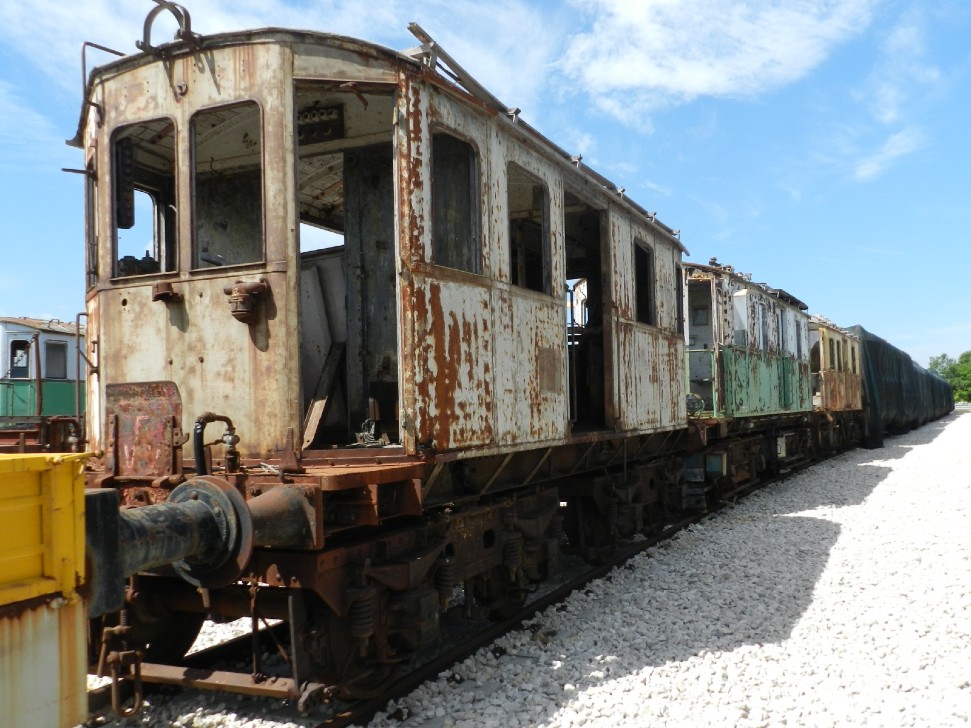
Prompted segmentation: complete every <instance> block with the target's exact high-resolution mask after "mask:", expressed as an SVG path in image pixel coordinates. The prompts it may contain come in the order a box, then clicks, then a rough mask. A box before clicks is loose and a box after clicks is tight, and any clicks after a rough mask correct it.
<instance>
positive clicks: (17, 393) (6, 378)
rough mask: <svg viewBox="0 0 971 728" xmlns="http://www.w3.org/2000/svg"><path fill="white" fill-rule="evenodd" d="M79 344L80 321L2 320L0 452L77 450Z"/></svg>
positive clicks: (80, 392) (80, 384)
mask: <svg viewBox="0 0 971 728" xmlns="http://www.w3.org/2000/svg"><path fill="white" fill-rule="evenodd" d="M83 340H84V326H83V324H80V323H79V322H75V323H66V322H63V321H59V320H57V319H51V320H47V319H36V318H26V317H19V318H14V317H0V351H2V352H3V355H2V359H0V362H2V363H0V452H40V451H44V450H46V451H53V452H68V451H72V450H73V451H76V450H77V448H78V445H79V443H80V441H81V440H82V439H83V438H82V433H81V413H82V412H83V411H84V376H85V371H84V367H83V366H79V364H80V361H79V358H78V356H77V352H78V348H79V346H83V344H79V342H82V341H83Z"/></svg>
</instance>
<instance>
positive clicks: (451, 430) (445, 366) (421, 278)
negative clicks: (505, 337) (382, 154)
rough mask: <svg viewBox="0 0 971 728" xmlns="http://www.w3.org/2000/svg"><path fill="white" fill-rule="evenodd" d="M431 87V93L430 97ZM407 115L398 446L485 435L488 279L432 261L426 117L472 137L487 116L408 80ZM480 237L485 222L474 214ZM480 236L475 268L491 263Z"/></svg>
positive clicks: (488, 420) (484, 167) (437, 444)
mask: <svg viewBox="0 0 971 728" xmlns="http://www.w3.org/2000/svg"><path fill="white" fill-rule="evenodd" d="M430 97H434V101H433V100H432V99H431V98H430ZM402 104H404V105H405V108H406V109H407V112H406V113H407V116H405V115H403V114H399V117H398V118H399V122H400V120H402V119H405V118H407V119H408V125H407V128H404V129H403V128H402V125H401V124H400V123H399V130H398V132H399V133H398V137H397V145H398V165H399V181H398V185H397V188H398V189H397V190H396V197H397V199H398V207H399V210H403V218H402V222H401V224H400V225H399V230H400V238H399V240H400V250H401V258H402V260H401V262H402V264H403V266H407V268H410V270H407V268H404V267H403V269H402V271H401V273H400V275H401V279H402V280H401V300H402V307H401V315H402V322H401V327H400V330H401V332H402V337H401V347H400V349H401V376H400V377H399V381H400V382H401V390H402V404H403V407H402V411H401V424H402V433H403V438H402V439H403V443H404V445H405V448H406V450H408V451H415V450H416V449H417V448H419V447H433V448H434V449H436V450H454V449H458V448H468V447H484V446H488V445H490V444H492V443H493V442H494V434H493V430H494V415H493V406H494V399H493V391H494V387H493V382H492V378H493V375H492V372H493V353H492V329H493V318H494V317H493V313H492V290H491V289H492V286H491V284H490V280H489V278H488V277H487V276H485V275H483V276H479V275H475V274H472V273H465V272H462V271H455V270H450V269H447V268H442V267H440V266H435V265H432V264H431V262H430V261H431V232H432V231H431V225H427V226H426V225H425V221H426V220H427V219H428V216H429V215H430V211H431V209H432V205H431V178H430V174H431V164H430V161H431V160H430V152H429V150H430V145H431V128H432V127H431V124H432V123H436V122H437V123H441V124H442V126H443V128H446V129H448V130H450V131H452V132H453V133H457V134H458V135H459V136H462V137H464V138H467V139H470V140H473V141H477V142H479V144H481V142H482V140H483V139H484V138H485V133H486V129H487V125H486V123H485V122H484V120H483V119H481V118H478V117H475V116H473V115H472V114H470V113H469V112H467V111H466V110H464V109H462V108H459V107H458V106H457V105H456V104H454V103H449V100H448V99H447V98H445V97H444V95H442V94H441V93H440V92H436V91H434V90H432V89H430V88H429V87H427V86H425V85H424V84H421V83H410V84H408V85H407V86H406V88H405V90H404V92H403V93H401V94H400V97H399V107H400V105H402ZM478 149H479V188H480V190H481V193H480V195H479V197H480V199H488V198H487V194H486V193H487V180H488V179H489V170H488V157H487V156H483V155H482V147H481V146H479V147H478ZM482 228H483V229H482V230H481V239H483V240H484V239H488V237H489V235H490V231H489V229H488V226H487V225H486V223H484V222H483V223H482ZM487 247H488V246H484V250H483V260H482V266H483V271H484V272H486V271H490V270H491V262H490V261H489V259H488V253H487Z"/></svg>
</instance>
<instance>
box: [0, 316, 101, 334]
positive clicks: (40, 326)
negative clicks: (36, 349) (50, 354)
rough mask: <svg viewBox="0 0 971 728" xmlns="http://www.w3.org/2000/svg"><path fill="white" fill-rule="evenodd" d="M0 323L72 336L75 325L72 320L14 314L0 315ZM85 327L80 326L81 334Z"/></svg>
mask: <svg viewBox="0 0 971 728" xmlns="http://www.w3.org/2000/svg"><path fill="white" fill-rule="evenodd" d="M0 324H7V325H8V326H9V325H11V324H13V325H15V326H23V327H25V328H28V329H33V330H34V331H42V332H44V333H48V334H69V335H70V336H74V332H75V325H74V323H73V322H69V321H61V320H60V319H56V318H55V319H38V318H28V317H26V316H20V317H14V316H0ZM84 332H85V327H84V326H82V327H81V335H82V336H84Z"/></svg>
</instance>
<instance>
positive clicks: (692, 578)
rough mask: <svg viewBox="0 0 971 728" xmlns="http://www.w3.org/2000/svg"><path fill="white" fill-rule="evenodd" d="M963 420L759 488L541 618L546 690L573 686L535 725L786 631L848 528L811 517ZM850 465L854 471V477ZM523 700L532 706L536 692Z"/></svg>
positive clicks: (859, 494)
mask: <svg viewBox="0 0 971 728" xmlns="http://www.w3.org/2000/svg"><path fill="white" fill-rule="evenodd" d="M956 417H957V415H950V416H948V417H945V418H943V419H941V420H938V421H936V422H932V423H929V424H927V425H925V426H924V427H922V428H920V429H919V430H915V431H913V432H910V433H907V434H905V435H901V436H897V437H892V438H887V439H886V440H885V443H884V447H883V448H881V449H877V450H855V451H851V452H848V453H845V454H843V455H841V456H840V457H838V458H835V459H834V460H831V461H827V462H824V463H820V464H818V465H816V466H814V467H813V468H811V469H809V470H807V471H803V472H801V473H799V474H797V475H794V476H793V477H790V478H788V479H786V480H784V481H782V482H780V483H777V484H775V485H773V486H770V487H769V488H767V489H765V490H763V491H760V492H758V493H755V494H753V495H751V496H749V497H748V498H746V499H744V500H742V501H741V502H740V503H739V504H737V505H736V506H733V507H729V508H727V509H725V510H723V511H720V512H719V513H717V514H715V515H714V516H713V517H712V518H710V519H708V520H707V521H705V522H703V523H701V524H698V525H696V526H693V527H691V528H690V529H688V530H686V531H684V532H682V533H681V534H680V535H678V536H676V537H675V538H674V539H672V540H671V541H670V542H667V543H665V544H661V545H660V546H658V547H656V548H654V549H651V550H650V551H648V552H646V553H645V554H643V555H641V556H639V557H637V558H636V559H635V560H634V561H633V562H631V563H629V564H627V565H626V566H624V567H621V568H619V569H616V570H615V571H614V572H612V573H611V575H609V576H608V577H607V578H606V579H604V580H603V581H602V582H599V583H598V585H596V586H595V585H591V587H588V589H587V590H585V591H584V592H583V593H582V594H574V595H573V596H571V597H570V599H568V600H567V601H566V602H565V603H563V604H560V605H558V606H556V607H553V608H551V610H548V611H547V612H546V613H544V614H542V615H539V616H538V617H536V618H535V619H534V620H533V621H532V627H531V629H532V630H533V639H534V640H537V641H540V642H541V643H546V647H545V650H544V655H543V657H542V658H541V661H545V662H546V663H547V664H548V665H549V668H548V673H547V674H546V675H545V679H546V681H547V685H546V689H545V690H544V692H546V694H547V695H549V694H550V693H551V692H552V693H554V694H555V692H556V683H559V684H560V685H561V686H562V685H564V684H566V683H570V684H571V685H572V686H573V688H574V689H570V690H565V691H564V692H563V693H562V697H561V698H559V699H557V700H556V704H555V707H551V708H550V709H548V710H546V711H544V713H545V714H542V715H539V716H536V715H535V713H534V714H532V715H530V721H529V722H530V723H531V724H537V723H545V722H548V721H549V720H551V719H552V718H553V717H554V715H555V714H556V713H557V712H558V711H560V710H562V709H565V708H568V706H569V705H570V703H571V702H573V701H575V700H577V699H578V698H580V696H581V695H582V693H583V691H584V690H587V689H590V688H593V687H595V686H598V685H601V684H605V683H607V682H611V681H615V680H622V679H625V678H631V677H634V676H636V677H634V679H638V680H643V679H649V676H648V677H647V678H645V673H649V672H650V671H651V669H667V670H670V669H676V665H677V664H678V663H682V662H685V661H689V660H693V661H696V660H698V659H704V657H703V656H704V655H705V653H707V652H729V651H734V650H739V649H745V648H746V647H747V646H748V647H760V646H762V645H764V644H767V643H780V642H782V641H783V640H785V639H786V638H788V637H789V636H790V634H791V633H792V630H793V628H794V627H795V625H796V624H797V623H798V621H799V619H800V618H801V617H802V615H803V614H804V613H805V611H806V609H807V608H808V607H809V605H810V603H811V602H812V597H813V591H814V589H815V586H816V583H817V582H818V580H819V578H820V576H821V575H822V574H823V571H824V570H825V568H826V564H827V561H828V560H829V555H830V551H831V549H832V548H833V546H834V544H835V543H836V541H837V539H838V538H839V535H840V526H839V524H837V523H834V522H832V521H829V520H825V519H823V518H814V517H811V516H809V515H805V513H806V512H807V511H813V510H815V509H818V508H840V507H847V506H855V505H859V504H861V503H863V501H865V500H866V498H867V497H868V496H869V495H870V494H871V493H872V492H873V490H874V489H875V488H876V487H877V486H878V485H879V484H880V483H881V482H882V481H883V480H884V479H885V478H886V477H887V476H888V474H889V473H890V472H891V467H888V466H886V465H883V464H882V463H883V462H886V461H891V460H897V459H900V458H903V457H904V456H906V455H907V454H908V453H910V451H911V450H912V449H913V448H915V447H919V446H920V445H925V444H928V443H930V442H932V441H933V440H934V439H935V438H937V437H938V436H939V435H940V434H941V432H943V431H944V429H946V428H947V427H948V426H949V425H950V424H951V423H953V422H954V421H955V418H956ZM847 467H850V468H854V470H855V472H853V475H852V477H848V476H847V472H846V469H847ZM787 514H799V515H787ZM561 616H562V617H563V618H565V619H562V618H561ZM571 624H572V625H577V624H579V625H582V628H580V629H581V630H582V631H578V629H577V628H576V627H571V626H569V625H571ZM514 649H515V648H514V647H513V649H511V650H510V653H512V652H513V651H514ZM517 660H519V661H520V663H522V660H523V658H517V657H516V656H515V655H513V654H510V655H507V656H506V657H503V658H501V660H500V665H501V666H503V672H504V673H505V672H506V669H505V668H506V667H507V666H508V668H510V669H511V670H512V671H513V672H514V671H515V666H516V661H517ZM531 663H532V664H533V665H535V664H536V663H535V660H532V661H531ZM533 669H535V668H533ZM513 679H514V678H513ZM504 682H505V681H504ZM551 688H552V689H551ZM518 699H519V697H518V693H516V692H513V693H512V694H511V695H510V696H509V700H510V702H511V703H513V704H515V703H516V702H517V700H518ZM523 701H524V702H523V704H522V706H521V708H522V709H523V711H524V712H529V707H530V701H529V698H528V697H526V698H523ZM511 707H512V709H513V711H515V710H516V707H515V705H513V706H511Z"/></svg>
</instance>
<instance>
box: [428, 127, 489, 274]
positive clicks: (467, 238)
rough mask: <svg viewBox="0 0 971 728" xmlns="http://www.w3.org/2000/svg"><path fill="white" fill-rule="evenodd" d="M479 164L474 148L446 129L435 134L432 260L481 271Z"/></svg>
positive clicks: (471, 270)
mask: <svg viewBox="0 0 971 728" xmlns="http://www.w3.org/2000/svg"><path fill="white" fill-rule="evenodd" d="M478 190H479V165H478V158H477V155H476V152H475V148H474V147H473V146H472V145H471V144H469V143H468V142H466V141H463V140H461V139H458V138H456V137H454V136H452V135H451V134H446V133H445V132H436V133H434V134H433V135H432V262H433V263H437V264H438V265H443V266H446V267H448V268H456V269H458V270H464V271H468V272H470V273H481V272H482V252H481V246H480V243H479V202H478V200H479V194H478Z"/></svg>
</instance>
